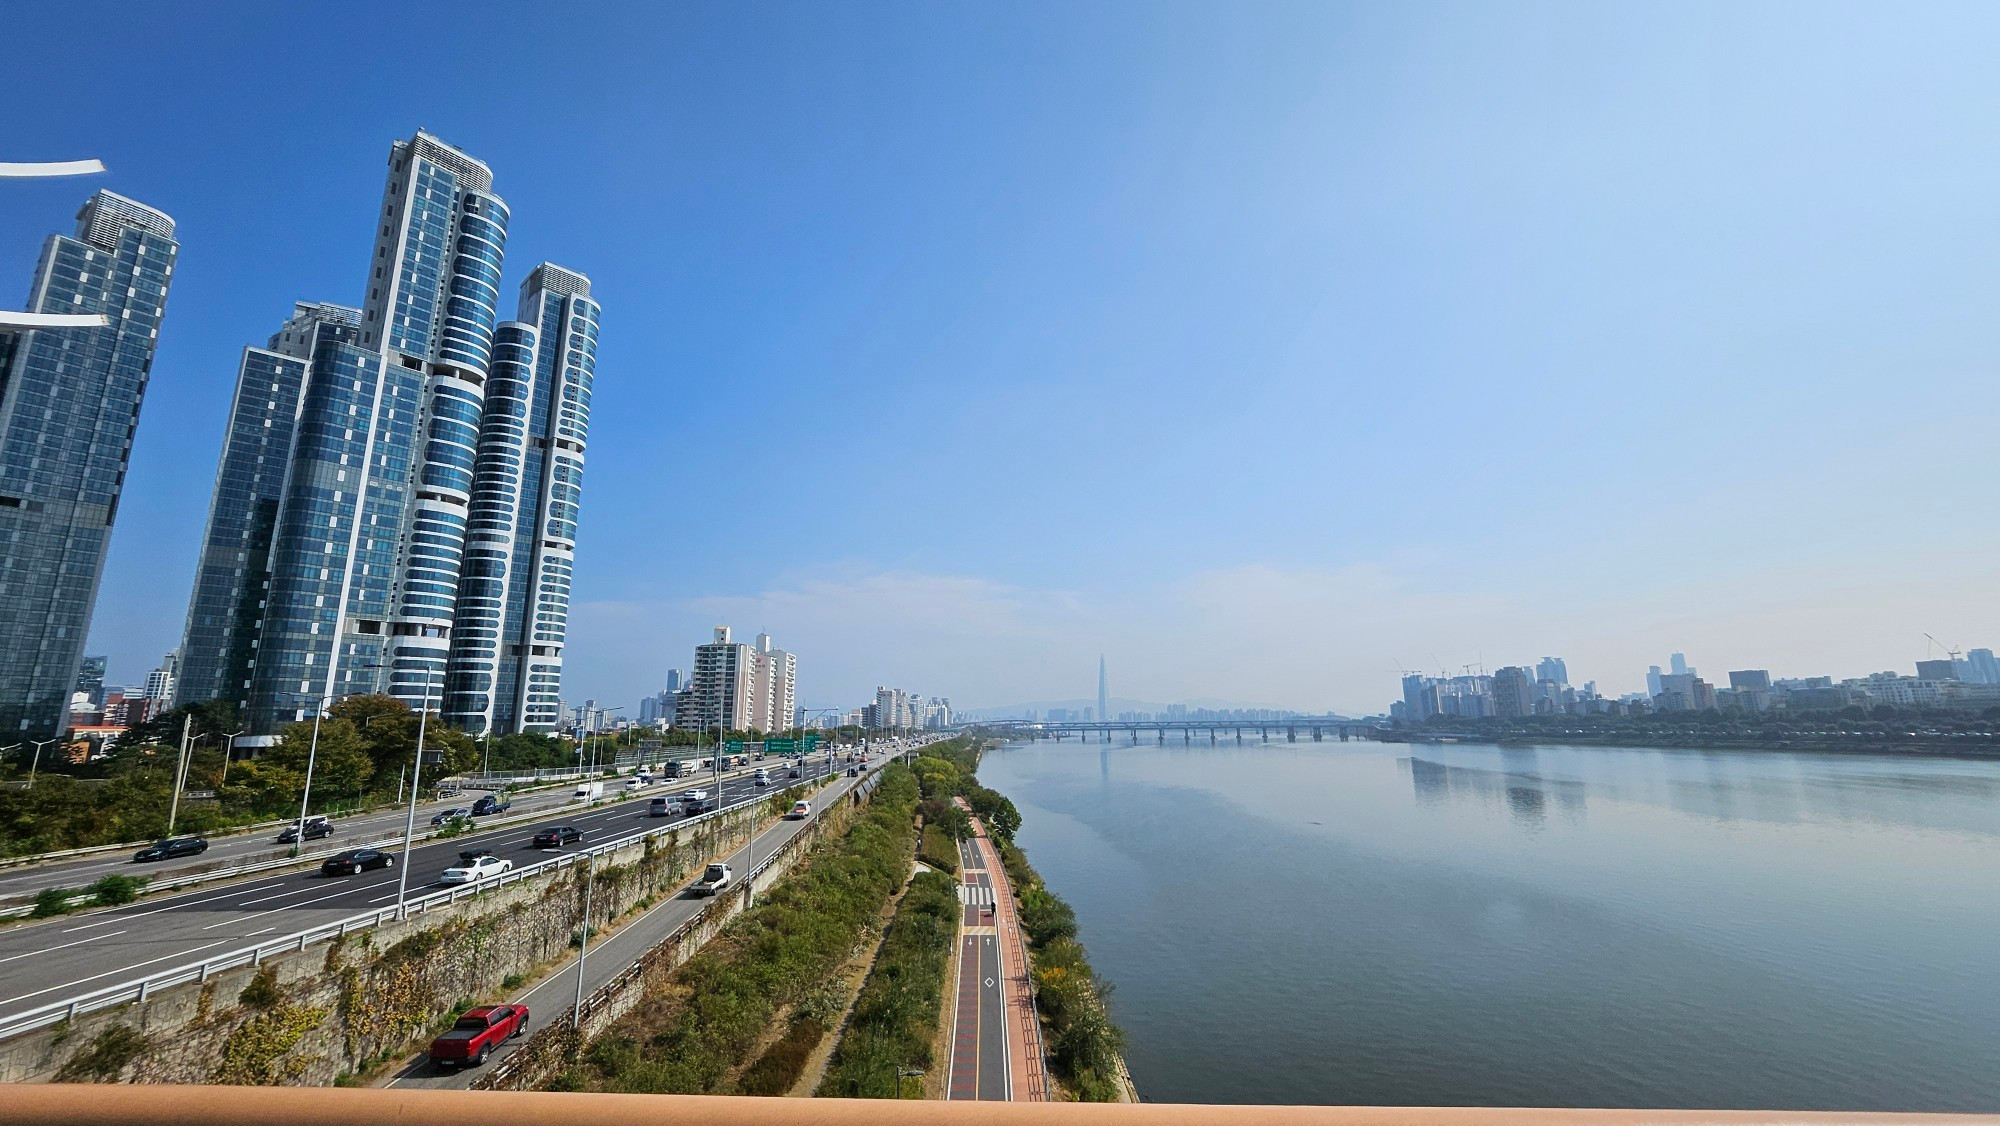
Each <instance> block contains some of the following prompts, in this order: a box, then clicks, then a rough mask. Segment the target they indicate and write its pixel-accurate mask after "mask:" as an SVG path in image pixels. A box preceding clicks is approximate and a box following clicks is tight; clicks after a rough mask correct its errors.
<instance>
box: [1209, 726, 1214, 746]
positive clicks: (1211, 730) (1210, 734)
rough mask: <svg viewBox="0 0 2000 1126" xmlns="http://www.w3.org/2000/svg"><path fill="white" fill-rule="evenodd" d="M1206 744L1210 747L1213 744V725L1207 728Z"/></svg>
mask: <svg viewBox="0 0 2000 1126" xmlns="http://www.w3.org/2000/svg"><path fill="white" fill-rule="evenodd" d="M1208 745H1209V746H1211V747H1213V746H1215V728H1213V727H1211V728H1209V729H1208Z"/></svg>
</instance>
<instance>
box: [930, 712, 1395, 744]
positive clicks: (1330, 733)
mask: <svg viewBox="0 0 2000 1126" xmlns="http://www.w3.org/2000/svg"><path fill="white" fill-rule="evenodd" d="M961 726H963V727H983V728H986V729H988V730H998V731H1004V732H1006V733H1008V734H1009V735H1011V736H1012V737H1014V738H1016V739H1053V740H1055V741H1056V742H1058V743H1060V742H1062V741H1063V740H1065V739H1068V738H1070V737H1072V736H1074V737H1075V738H1076V740H1077V742H1079V743H1093V742H1096V743H1109V742H1111V741H1112V739H1113V736H1114V734H1116V733H1120V732H1122V733H1124V734H1126V735H1128V736H1130V740H1131V742H1134V743H1137V742H1138V741H1139V737H1140V735H1141V733H1147V734H1151V735H1153V736H1154V741H1155V742H1157V743H1159V744H1161V745H1165V743H1166V742H1167V737H1168V735H1169V734H1172V733H1178V734H1179V735H1180V737H1181V742H1182V743H1183V744H1192V743H1193V742H1194V741H1195V738H1194V737H1195V735H1196V734H1197V733H1204V734H1206V735H1207V736H1208V742H1209V744H1210V745H1211V746H1213V745H1214V744H1216V743H1218V742H1220V741H1221V740H1222V739H1223V738H1225V737H1232V736H1233V737H1234V739H1235V741H1236V742H1238V743H1241V742H1244V741H1245V738H1244V737H1245V735H1246V734H1248V735H1250V736H1252V737H1254V738H1255V739H1257V740H1258V741H1260V742H1265V743H1268V742H1270V741H1271V736H1272V735H1273V733H1276V734H1277V735H1279V736H1281V737H1282V738H1283V739H1284V740H1285V742H1287V743H1296V742H1298V741H1299V736H1300V735H1301V734H1303V735H1304V736H1305V737H1306V739H1307V740H1309V741H1311V742H1314V743H1320V742H1325V741H1327V740H1330V739H1331V740H1337V741H1339V742H1342V743H1345V742H1347V741H1348V740H1350V739H1373V738H1375V732H1376V727H1375V725H1374V724H1372V723H1368V722H1365V721H1362V720H1356V719H1345V718H1343V717H1340V716H1292V717H1288V718H1286V719H1254V720H1253V719H1157V720H1154V719H1148V720H1111V721H1109V722H1105V721H1090V722H1072V721H1047V720H1025V719H1006V720H986V721H983V722H980V723H968V724H963V725H961Z"/></svg>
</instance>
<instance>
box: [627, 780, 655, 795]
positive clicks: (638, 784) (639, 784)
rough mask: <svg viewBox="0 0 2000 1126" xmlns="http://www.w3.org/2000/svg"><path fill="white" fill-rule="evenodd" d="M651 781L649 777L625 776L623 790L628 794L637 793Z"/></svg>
mask: <svg viewBox="0 0 2000 1126" xmlns="http://www.w3.org/2000/svg"><path fill="white" fill-rule="evenodd" d="M651 781H652V779H651V778H627V779H626V780H625V792H626V793H628V794H635V793H638V792H639V791H640V790H643V789H645V788H646V784H647V783H649V782H651Z"/></svg>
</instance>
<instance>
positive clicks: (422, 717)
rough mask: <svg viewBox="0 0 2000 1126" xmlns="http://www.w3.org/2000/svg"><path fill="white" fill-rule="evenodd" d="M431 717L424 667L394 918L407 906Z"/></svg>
mask: <svg viewBox="0 0 2000 1126" xmlns="http://www.w3.org/2000/svg"><path fill="white" fill-rule="evenodd" d="M430 718H431V670H430V668H429V666H425V668H424V710H423V711H421V712H418V713H417V757H416V761H415V762H414V763H412V764H411V766H410V812H409V816H408V817H407V818H405V819H404V821H403V863H402V866H401V869H400V870H399V871H398V872H397V873H396V918H398V919H401V918H404V917H405V915H406V913H407V912H408V910H409V908H408V907H407V906H405V904H404V900H405V898H406V896H407V894H408V892H409V888H410V844H411V842H412V841H414V840H415V839H416V836H417V786H418V783H419V781H420V780H421V779H422V778H423V773H424V727H425V725H426V724H427V723H429V722H430Z"/></svg>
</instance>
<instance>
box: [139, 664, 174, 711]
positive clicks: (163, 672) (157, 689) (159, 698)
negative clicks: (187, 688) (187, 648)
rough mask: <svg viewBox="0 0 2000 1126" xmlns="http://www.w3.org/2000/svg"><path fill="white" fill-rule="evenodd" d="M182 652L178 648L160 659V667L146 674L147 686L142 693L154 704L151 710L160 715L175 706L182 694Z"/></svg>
mask: <svg viewBox="0 0 2000 1126" xmlns="http://www.w3.org/2000/svg"><path fill="white" fill-rule="evenodd" d="M180 671H181V653H180V650H178V649H176V650H174V651H173V652H171V653H169V654H167V655H166V657H164V658H163V659H162V660H161V661H160V667H159V668H156V669H154V670H153V671H152V672H149V673H147V674H146V687H145V690H144V691H143V692H141V693H140V695H141V696H143V697H144V698H145V699H146V700H147V701H149V702H150V703H151V705H152V708H151V712H152V714H153V715H158V714H160V713H161V712H164V711H166V710H167V709H169V708H171V707H173V706H174V701H175V700H176V699H177V698H179V696H180Z"/></svg>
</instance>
